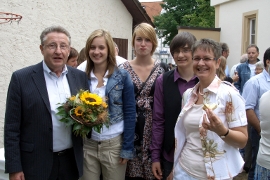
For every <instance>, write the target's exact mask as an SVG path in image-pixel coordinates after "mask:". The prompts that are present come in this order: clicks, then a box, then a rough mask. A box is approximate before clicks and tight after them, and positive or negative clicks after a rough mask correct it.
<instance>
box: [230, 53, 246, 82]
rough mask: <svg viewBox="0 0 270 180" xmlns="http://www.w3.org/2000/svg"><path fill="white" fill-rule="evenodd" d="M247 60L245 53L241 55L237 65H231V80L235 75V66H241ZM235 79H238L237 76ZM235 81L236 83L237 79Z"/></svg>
mask: <svg viewBox="0 0 270 180" xmlns="http://www.w3.org/2000/svg"><path fill="white" fill-rule="evenodd" d="M247 60H248V55H247V54H246V53H245V54H243V55H242V56H241V57H240V62H239V63H237V64H235V65H233V67H232V68H231V71H230V77H231V78H233V77H234V76H236V75H237V72H236V68H237V66H238V65H239V64H242V63H244V62H246V61H247ZM237 77H238V75H237ZM233 80H234V78H233ZM237 81H238V79H237ZM234 82H236V81H234Z"/></svg>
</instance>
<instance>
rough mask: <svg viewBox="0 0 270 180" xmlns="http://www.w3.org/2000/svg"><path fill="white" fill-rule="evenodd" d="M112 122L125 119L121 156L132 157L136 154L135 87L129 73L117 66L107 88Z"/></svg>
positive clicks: (106, 92)
mask: <svg viewBox="0 0 270 180" xmlns="http://www.w3.org/2000/svg"><path fill="white" fill-rule="evenodd" d="M105 94H106V97H107V98H108V108H109V115H110V124H115V123H117V122H119V121H122V120H124V133H123V144H122V150H121V152H120V157H122V158H125V159H132V158H133V154H134V133H135V121H136V103H135V96H134V87H133V83H132V81H131V78H130V75H129V73H128V72H127V71H126V70H124V69H118V68H115V70H114V72H113V74H112V75H111V76H110V77H109V79H108V82H107V85H106V90H105Z"/></svg>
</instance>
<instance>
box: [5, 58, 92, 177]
mask: <svg viewBox="0 0 270 180" xmlns="http://www.w3.org/2000/svg"><path fill="white" fill-rule="evenodd" d="M67 68H68V73H67V79H68V83H69V87H70V91H71V94H72V95H74V94H76V93H77V92H78V91H79V90H80V89H85V90H86V89H89V86H88V82H87V76H86V74H85V73H84V72H82V71H79V70H77V69H74V68H72V67H67ZM71 138H72V141H73V149H74V153H75V158H76V163H77V168H78V172H79V176H81V175H82V167H83V149H82V147H83V142H82V138H81V137H76V136H74V134H72V137H71ZM4 146H5V168H6V171H5V172H6V173H13V172H19V171H23V172H24V175H25V177H26V179H27V180H28V179H33V180H36V179H40V180H43V179H44V180H47V179H48V178H49V175H50V173H51V170H52V164H53V135H52V118H51V108H50V102H49V97H48V92H47V88H46V82H45V77H44V72H43V64H42V62H41V63H38V64H36V65H33V66H30V67H26V68H23V69H21V70H18V71H16V72H14V73H13V74H12V77H11V81H10V84H9V89H8V93H7V102H6V114H5V127H4ZM78 178H79V177H78Z"/></svg>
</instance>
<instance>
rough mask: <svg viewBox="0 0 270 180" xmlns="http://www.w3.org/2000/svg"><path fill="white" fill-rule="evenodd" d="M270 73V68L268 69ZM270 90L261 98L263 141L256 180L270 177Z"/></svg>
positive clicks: (258, 156)
mask: <svg viewBox="0 0 270 180" xmlns="http://www.w3.org/2000/svg"><path fill="white" fill-rule="evenodd" d="M268 73H270V72H269V68H268ZM269 99H270V90H269V91H267V92H265V93H264V94H263V95H262V97H261V98H260V103H259V109H260V127H261V133H260V135H261V139H260V144H259V151H258V155H257V164H256V169H255V175H254V180H264V179H265V180H267V179H269V177H270V148H269V147H270V142H269V139H270V118H269V117H270V111H269V107H270V101H269Z"/></svg>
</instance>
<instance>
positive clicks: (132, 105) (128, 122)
mask: <svg viewBox="0 0 270 180" xmlns="http://www.w3.org/2000/svg"><path fill="white" fill-rule="evenodd" d="M122 78H123V81H124V89H123V93H122V96H123V113H124V133H123V144H122V150H121V152H120V157H122V158H125V159H132V158H133V154H134V153H133V151H134V134H135V122H136V102H135V95H134V87H133V83H132V80H131V78H130V75H129V74H128V73H127V72H126V71H125V76H123V75H122Z"/></svg>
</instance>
